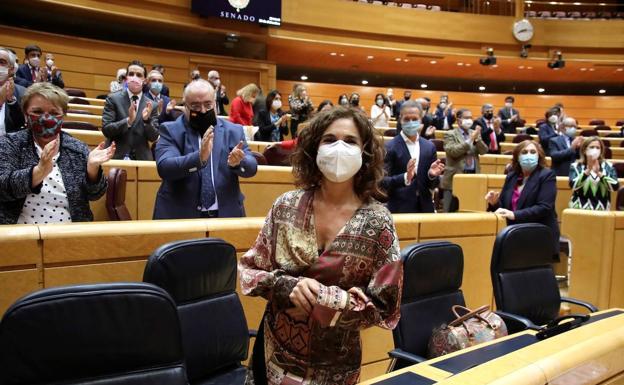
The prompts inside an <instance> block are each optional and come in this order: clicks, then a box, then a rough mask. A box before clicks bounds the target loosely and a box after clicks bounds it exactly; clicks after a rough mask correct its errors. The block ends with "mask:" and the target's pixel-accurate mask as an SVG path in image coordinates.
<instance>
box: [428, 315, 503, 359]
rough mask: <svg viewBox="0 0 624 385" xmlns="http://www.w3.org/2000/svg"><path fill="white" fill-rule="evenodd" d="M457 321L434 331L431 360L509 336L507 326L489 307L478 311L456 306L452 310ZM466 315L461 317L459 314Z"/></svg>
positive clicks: (431, 342) (430, 343)
mask: <svg viewBox="0 0 624 385" xmlns="http://www.w3.org/2000/svg"><path fill="white" fill-rule="evenodd" d="M452 310H453V314H455V317H456V319H455V320H454V321H452V322H450V323H449V324H448V325H442V326H440V327H439V328H436V329H434V330H433V333H432V334H431V338H430V339H429V348H428V355H429V358H433V357H439V356H443V355H445V354H448V353H452V352H455V351H457V350H461V349H465V348H467V347H470V346H474V345H477V344H480V343H482V342H487V341H491V340H494V339H496V338H500V337H503V336H506V335H507V325H505V321H503V320H502V318H501V317H499V316H498V315H497V314H495V313H493V312H491V311H490V307H489V306H488V305H484V306H481V307H480V308H478V309H476V310H470V309H468V308H466V307H463V306H459V305H455V306H453V308H452ZM460 312H461V313H464V314H463V315H461V316H460V315H459V313H460Z"/></svg>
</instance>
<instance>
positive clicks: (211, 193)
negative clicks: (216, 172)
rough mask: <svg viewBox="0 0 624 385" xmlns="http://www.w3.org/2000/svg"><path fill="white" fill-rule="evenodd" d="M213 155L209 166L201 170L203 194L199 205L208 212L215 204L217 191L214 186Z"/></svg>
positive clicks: (209, 160) (209, 159)
mask: <svg viewBox="0 0 624 385" xmlns="http://www.w3.org/2000/svg"><path fill="white" fill-rule="evenodd" d="M211 171H212V154H210V157H209V158H208V164H206V167H204V168H202V169H201V193H200V196H199V203H200V205H201V208H202V209H204V210H207V209H209V208H210V206H212V205H213V204H214V203H215V195H216V194H215V190H214V186H213V185H212V172H211Z"/></svg>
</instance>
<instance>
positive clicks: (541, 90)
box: [537, 88, 546, 94]
mask: <svg viewBox="0 0 624 385" xmlns="http://www.w3.org/2000/svg"><path fill="white" fill-rule="evenodd" d="M544 91H546V90H545V89H543V88H538V89H537V92H539V93H540V94H541V93H543V92H544Z"/></svg>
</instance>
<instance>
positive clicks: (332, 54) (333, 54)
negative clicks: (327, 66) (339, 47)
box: [329, 52, 338, 56]
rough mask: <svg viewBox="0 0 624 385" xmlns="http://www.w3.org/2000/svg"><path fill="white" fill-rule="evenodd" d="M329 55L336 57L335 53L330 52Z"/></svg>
mask: <svg viewBox="0 0 624 385" xmlns="http://www.w3.org/2000/svg"><path fill="white" fill-rule="evenodd" d="M329 54H330V55H331V56H336V55H338V54H337V53H336V52H330V53H329Z"/></svg>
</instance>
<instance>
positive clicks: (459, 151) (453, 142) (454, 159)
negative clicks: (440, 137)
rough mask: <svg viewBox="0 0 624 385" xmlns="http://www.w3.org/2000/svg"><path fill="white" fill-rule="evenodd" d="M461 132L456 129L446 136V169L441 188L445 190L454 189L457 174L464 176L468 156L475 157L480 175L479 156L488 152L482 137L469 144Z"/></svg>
mask: <svg viewBox="0 0 624 385" xmlns="http://www.w3.org/2000/svg"><path fill="white" fill-rule="evenodd" d="M460 130H461V128H455V129H453V130H450V131H447V132H446V133H445V134H444V151H445V152H446V167H445V168H444V175H442V183H440V187H442V188H443V189H445V190H452V189H453V176H454V175H455V174H463V172H464V167H465V165H466V155H472V156H474V160H475V172H476V173H477V174H478V173H479V171H480V169H479V155H482V154H485V153H487V151H488V148H487V146H486V145H485V143H483V140H481V135H479V136H477V139H476V140H475V141H474V143H473V144H468V143H466V141H465V140H464V137H463V135H462V133H461V131H460ZM472 132H473V130H470V133H471V134H472Z"/></svg>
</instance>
